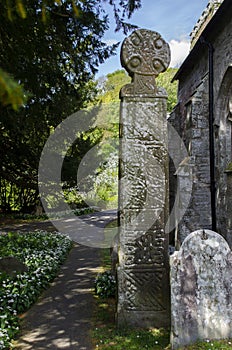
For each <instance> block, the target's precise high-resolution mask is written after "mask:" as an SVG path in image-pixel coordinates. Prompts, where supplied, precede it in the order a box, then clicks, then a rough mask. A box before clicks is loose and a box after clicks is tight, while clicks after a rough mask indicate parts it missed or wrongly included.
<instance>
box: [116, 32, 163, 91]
mask: <svg viewBox="0 0 232 350" xmlns="http://www.w3.org/2000/svg"><path fill="white" fill-rule="evenodd" d="M121 63H122V66H123V67H124V68H125V69H126V70H127V71H128V73H129V75H130V76H131V77H132V84H129V85H126V86H124V87H123V88H122V91H121V96H140V95H143V96H145V95H147V96H152V95H153V96H156V95H157V94H158V92H159V91H158V89H157V87H156V83H155V78H156V77H157V76H158V75H159V73H161V72H164V71H165V70H166V69H167V68H168V66H169V63H170V48H169V46H168V44H167V43H166V42H165V41H164V40H163V38H162V37H161V35H160V34H159V33H157V32H154V31H151V30H146V29H138V30H135V31H134V32H133V33H132V34H131V35H130V36H129V37H128V38H126V39H125V40H124V42H123V45H122V49H121ZM160 93H161V94H162V90H161V91H160Z"/></svg>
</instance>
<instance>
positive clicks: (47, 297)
mask: <svg viewBox="0 0 232 350" xmlns="http://www.w3.org/2000/svg"><path fill="white" fill-rule="evenodd" d="M99 265H100V259H99V249H94V248H89V247H84V246H81V245H77V244H75V246H74V248H73V249H72V250H71V252H70V254H69V257H68V259H67V261H66V263H65V264H64V265H63V266H62V267H61V270H60V273H59V275H58V276H57V277H56V279H55V280H54V282H53V283H52V285H51V287H50V288H49V289H48V290H46V291H45V292H44V293H43V295H42V296H41V297H40V299H39V301H38V302H37V303H36V304H35V305H33V306H32V307H31V309H30V310H29V311H28V312H27V313H26V314H24V316H23V321H22V336H21V338H20V339H19V340H18V341H17V345H16V347H15V349H20V350H34V349H35V350H45V349H54V350H55V349H70V350H71V349H73V350H74V349H75V350H92V349H93V346H92V344H91V340H90V336H89V331H90V329H91V318H92V314H93V309H94V298H93V294H92V288H93V286H94V278H95V277H96V273H97V270H98V268H99Z"/></svg>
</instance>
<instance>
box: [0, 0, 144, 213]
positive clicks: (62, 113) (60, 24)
mask: <svg viewBox="0 0 232 350" xmlns="http://www.w3.org/2000/svg"><path fill="white" fill-rule="evenodd" d="M103 2H104V1H98V0H88V1H87V0H85V1H75V2H74V1H69V0H60V1H54V0H50V1H49V0H47V1H46V2H45V1H42V2H41V1H39V2H38V1H36V0H22V1H19V0H17V1H15V2H14V3H13V2H12V3H11V5H10V6H7V3H6V2H5V1H3V0H0V5H1V12H0V21H1V27H0V43H1V45H0V67H1V68H2V71H1V72H0V77H4V74H6V73H4V72H7V76H6V79H5V81H6V84H5V86H6V90H7V89H8V88H9V85H10V84H12V82H14V81H15V82H16V83H17V84H20V86H21V87H23V89H24V91H26V92H27V95H28V98H27V101H25V99H24V97H25V96H24V95H25V94H24V92H23V91H18V92H19V96H21V97H20V98H21V99H23V100H21V102H17V101H16V102H14V98H16V94H15V92H14V88H13V93H12V89H11V90H9V89H8V90H9V93H8V96H7V95H6V94H5V92H4V88H3V89H2V90H1V88H2V86H3V85H4V84H3V85H2V84H1V79H0V98H1V102H2V104H1V105H0V117H1V120H0V149H1V155H0V164H1V171H0V199H1V207H2V209H3V210H7V209H12V208H14V209H23V210H24V211H26V210H31V208H32V207H33V206H34V205H35V203H36V201H37V200H38V188H37V169H38V162H39V158H40V153H41V150H42V148H43V145H44V143H45V141H46V139H47V137H48V136H49V135H50V133H51V132H52V130H53V129H54V128H55V127H56V126H57V125H58V124H59V123H60V122H61V121H62V120H63V119H64V118H66V117H67V116H68V115H70V114H71V113H73V112H74V111H77V110H78V109H80V108H82V107H85V106H86V105H87V102H88V101H90V100H92V99H93V98H94V96H95V95H96V85H95V83H94V82H93V81H92V78H93V75H94V73H95V72H96V71H97V66H98V65H99V63H101V62H103V61H104V60H105V59H106V58H108V57H109V56H110V55H111V54H113V53H114V50H115V48H116V45H113V46H109V47H108V46H107V45H106V44H105V43H104V42H103V41H102V38H103V35H104V32H105V31H106V30H107V28H108V16H107V15H106V14H105V13H104V11H103V7H102V3H103ZM109 2H110V3H111V5H112V6H113V10H114V13H115V17H116V24H117V27H116V29H117V30H118V29H119V28H123V30H124V31H127V30H128V29H129V26H128V25H127V24H126V23H125V21H124V19H125V17H126V16H129V17H130V15H131V14H132V12H133V11H134V9H136V8H138V7H139V5H140V1H139V0H133V1H121V2H120V6H117V5H116V3H115V2H114V1H112V0H110V1H109ZM8 3H9V2H8ZM119 10H120V11H121V12H120V11H119ZM12 78H13V79H14V80H12ZM21 103H24V107H23V108H21V109H20V110H18V111H17V107H18V105H20V104H21ZM12 107H15V110H14V109H12Z"/></svg>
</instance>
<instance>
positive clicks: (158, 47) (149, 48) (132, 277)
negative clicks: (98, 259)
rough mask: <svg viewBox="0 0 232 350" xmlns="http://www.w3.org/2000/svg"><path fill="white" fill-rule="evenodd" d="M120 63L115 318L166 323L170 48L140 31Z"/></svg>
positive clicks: (134, 323) (157, 37) (125, 321)
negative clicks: (163, 82) (165, 75)
mask: <svg viewBox="0 0 232 350" xmlns="http://www.w3.org/2000/svg"><path fill="white" fill-rule="evenodd" d="M143 51H144V52H143ZM159 51H160V55H159V53H158V52H159ZM135 57H137V58H138V62H140V64H138V66H136V64H134V58H135ZM137 58H136V59H137ZM135 62H137V61H135ZM152 62H153V63H154V62H157V65H155V67H154V66H153V65H152ZM122 63H123V65H124V66H125V67H126V68H127V69H128V71H129V73H130V75H131V76H132V77H133V83H132V84H130V85H128V86H126V87H124V88H123V89H122V94H121V98H122V102H121V117H120V118H121V119H120V128H121V129H120V136H121V146H120V177H121V179H120V189H119V209H120V214H119V219H120V238H119V239H120V250H119V268H118V309H117V319H118V324H119V325H120V326H122V325H124V324H126V325H129V326H141V325H143V326H148V327H150V326H153V327H163V326H168V325H169V324H170V310H169V309H170V307H169V305H170V300H169V297H170V295H169V260H168V237H167V236H168V235H167V234H166V233H165V224H166V222H167V219H168V210H169V203H168V197H169V195H168V151H167V148H168V146H167V121H166V93H165V92H164V91H162V93H161V92H160V91H158V90H157V89H156V86H155V77H156V76H157V75H158V73H159V72H160V71H163V70H164V69H165V68H166V67H167V64H168V63H169V48H168V46H167V44H166V43H165V42H164V40H163V39H162V38H161V37H160V35H159V34H158V33H156V32H151V31H147V30H138V31H136V32H134V33H133V34H132V35H131V36H130V37H129V38H128V39H126V40H125V41H124V44H123V47H122ZM132 63H133V64H132ZM158 63H159V65H158ZM148 78H149V79H148ZM147 79H148V80H149V83H148V80H147Z"/></svg>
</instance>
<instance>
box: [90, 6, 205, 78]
mask: <svg viewBox="0 0 232 350" xmlns="http://www.w3.org/2000/svg"><path fill="white" fill-rule="evenodd" d="M141 3H142V8H141V9H139V10H137V11H136V12H135V13H134V14H133V15H132V18H131V19H130V21H129V22H130V23H133V24H135V25H137V26H138V27H140V28H146V29H151V30H155V31H157V32H159V33H160V34H161V35H162V37H163V38H164V39H165V40H166V41H168V42H169V44H170V46H171V52H172V61H171V66H173V67H174V66H179V65H180V64H181V62H182V61H183V59H184V58H185V56H186V54H187V52H188V51H189V34H190V32H191V31H192V29H193V27H194V25H195V24H196V22H197V20H198V19H199V17H200V15H201V14H202V12H203V10H204V9H205V8H206V6H207V4H208V0H191V1H186V0H141ZM105 10H106V12H107V13H109V16H110V19H111V22H110V29H109V30H108V31H107V33H106V34H105V37H104V40H105V41H106V42H107V43H114V42H118V41H120V42H121V41H122V40H123V39H124V38H125V35H123V33H121V32H120V33H115V32H114V28H115V24H114V21H113V20H112V16H111V15H110V13H112V10H111V8H110V6H109V5H105ZM120 68H121V65H120V47H119V49H118V51H117V55H116V56H114V57H112V58H109V59H108V60H107V61H106V62H105V63H104V64H102V65H100V67H99V72H98V74H97V76H96V77H97V78H98V77H100V76H102V75H106V74H108V73H111V72H113V71H115V70H116V69H120Z"/></svg>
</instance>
